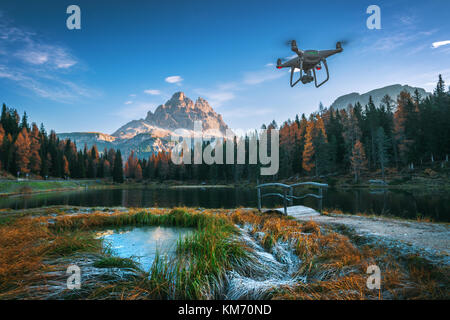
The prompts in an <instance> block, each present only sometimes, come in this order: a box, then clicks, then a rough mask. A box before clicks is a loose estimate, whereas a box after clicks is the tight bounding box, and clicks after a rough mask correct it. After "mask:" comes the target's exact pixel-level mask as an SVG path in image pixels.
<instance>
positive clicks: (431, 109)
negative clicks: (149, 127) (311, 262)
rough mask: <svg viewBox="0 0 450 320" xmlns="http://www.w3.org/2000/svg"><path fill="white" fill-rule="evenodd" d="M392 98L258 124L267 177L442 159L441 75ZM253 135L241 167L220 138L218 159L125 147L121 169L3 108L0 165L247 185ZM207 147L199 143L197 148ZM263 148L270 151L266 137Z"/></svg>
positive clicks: (446, 124)
mask: <svg viewBox="0 0 450 320" xmlns="http://www.w3.org/2000/svg"><path fill="white" fill-rule="evenodd" d="M395 99H396V100H394V99H393V98H392V97H390V96H388V95H386V96H385V97H384V98H383V99H382V101H381V104H380V105H379V106H375V104H374V103H373V100H372V98H371V97H370V99H369V102H368V104H366V105H364V106H362V105H361V104H360V103H356V104H355V105H349V106H348V107H347V108H346V109H341V110H334V109H333V108H324V107H323V106H322V105H320V106H319V110H318V111H317V112H315V113H312V114H311V115H310V116H309V117H308V118H307V117H306V116H305V115H304V114H302V115H301V116H299V115H297V116H296V117H295V120H293V121H292V120H287V121H285V122H284V123H283V124H282V125H281V126H280V127H278V125H277V123H276V122H275V121H272V122H271V123H270V124H268V125H267V126H266V125H263V126H262V129H267V131H268V133H269V135H270V132H271V130H274V129H277V130H278V129H279V138H280V149H279V161H280V165H279V171H278V173H277V174H276V175H274V176H271V177H269V179H275V180H277V179H284V178H289V177H292V176H315V177H319V176H325V175H328V174H336V173H340V174H351V175H352V176H353V177H354V179H355V180H356V181H357V180H358V179H359V177H360V175H361V173H362V172H364V171H372V172H374V171H377V170H380V171H381V175H382V177H383V178H384V175H385V171H386V168H397V169H403V168H414V167H415V166H418V165H419V166H420V165H427V164H429V163H433V162H435V161H437V160H440V161H448V154H449V153H450V92H449V90H446V88H445V83H444V81H443V79H442V77H441V75H439V80H438V83H437V85H436V88H435V90H434V92H433V94H431V95H429V96H426V97H421V96H420V93H419V92H418V91H417V90H416V91H415V92H414V94H413V95H410V94H409V93H408V92H406V91H403V92H401V93H400V94H399V96H398V97H395ZM259 134H260V133H258V132H256V131H255V132H253V133H250V134H247V135H246V136H244V137H242V140H241V141H242V142H241V143H243V144H244V146H245V148H244V149H245V151H246V153H245V160H244V163H243V164H239V163H238V161H237V140H235V141H226V140H225V141H223V143H222V144H221V147H222V148H223V157H224V160H223V161H222V162H223V163H224V164H218V163H214V164H212V165H208V164H206V163H202V164H181V165H176V164H174V163H173V162H172V161H171V155H170V153H167V152H159V153H154V154H152V155H151V156H150V157H149V158H148V159H138V157H137V156H136V155H135V153H134V152H131V154H130V155H129V157H128V159H127V161H126V162H125V165H124V167H123V165H122V154H121V152H120V150H114V149H109V150H106V149H105V150H103V152H100V153H99V151H98V150H97V147H96V146H95V145H94V146H93V147H92V148H91V149H88V148H87V147H86V145H85V146H84V149H83V150H77V147H76V145H75V143H74V142H72V141H70V140H69V139H68V140H59V139H58V137H57V136H56V133H55V132H54V131H51V132H50V134H47V133H46V131H45V129H44V127H43V125H41V127H40V129H38V127H37V126H36V124H35V123H33V124H32V125H31V126H30V125H29V124H28V119H27V115H26V113H24V116H23V117H22V119H20V117H19V115H18V114H17V111H16V110H14V109H11V108H8V107H6V106H5V105H3V109H2V114H1V118H0V151H1V156H0V170H3V171H5V172H9V173H11V174H13V175H16V176H17V175H19V176H24V175H26V174H30V173H31V174H34V175H38V176H41V177H48V176H52V177H70V178H109V177H112V178H113V180H114V181H116V182H122V181H123V179H124V176H125V177H126V178H129V179H135V180H159V181H164V180H183V181H189V180H193V181H194V180H195V181H210V182H216V181H226V182H238V181H245V180H246V181H252V182H254V181H256V179H258V178H259V179H261V178H262V177H261V176H260V167H261V164H260V161H259V159H257V163H256V164H251V161H249V160H250V157H249V149H250V144H252V143H253V142H254V141H253V140H255V139H256V140H257V139H258V135H259ZM229 143H233V145H234V150H235V152H234V157H235V159H234V160H235V161H234V164H225V163H226V161H225V155H226V152H225V150H226V149H227V144H229ZM208 144H209V143H208V142H204V143H203V144H202V146H201V150H202V152H203V151H204V150H205V148H207V147H208ZM268 150H269V153H270V138H269V139H268ZM191 163H193V161H191ZM265 179H267V177H266V178H265Z"/></svg>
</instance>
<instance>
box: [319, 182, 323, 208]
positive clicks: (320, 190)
mask: <svg viewBox="0 0 450 320" xmlns="http://www.w3.org/2000/svg"><path fill="white" fill-rule="evenodd" d="M319 196H320V199H319V212H320V214H322V199H323V195H322V187H319Z"/></svg>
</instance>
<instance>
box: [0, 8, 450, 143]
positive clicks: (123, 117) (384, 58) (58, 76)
mask: <svg viewBox="0 0 450 320" xmlns="http://www.w3.org/2000/svg"><path fill="white" fill-rule="evenodd" d="M72 4H76V5H78V6H79V7H80V9H81V29H80V30H69V29H68V28H67V26H66V19H67V18H68V17H69V14H67V13H66V9H67V7H68V6H69V5H72ZM372 4H376V5H378V6H379V7H380V9H381V29H379V30H377V29H372V30H370V29H368V28H367V26H366V20H367V18H368V17H369V16H370V14H368V13H366V9H367V7H368V6H369V5H372ZM449 12H450V1H448V0H430V1H412V0H398V1H394V0H388V1H378V0H376V1H373V0H371V1H365V0H358V1H356V0H355V1H353V0H346V1H342V0H341V1H337V0H333V1H331V0H323V1H320V2H313V1H303V0H295V1H287V0H278V1H275V0H274V1H266V0H257V1H254V0H226V1H225V0H214V1H212V0H209V1H203V0H184V1H174V0H164V1H143V0H141V1H136V0H127V1H125V0H115V1H111V0H108V1H104V0H71V1H65V0H58V1H57V0H53V1H52V0H40V1H31V0H29V1H23V0H2V1H1V3H0V103H6V104H7V105H8V106H9V107H13V108H16V109H17V110H18V111H19V112H20V113H21V114H22V113H23V112H24V111H26V112H27V114H28V117H29V119H30V120H31V121H35V122H37V123H38V124H40V123H41V122H43V123H44V125H45V127H46V128H47V129H48V130H49V129H54V130H55V131H56V132H78V131H89V132H92V131H95V132H103V133H108V134H111V133H113V132H114V131H115V130H116V129H118V128H119V127H120V126H122V125H123V124H125V123H126V122H128V121H130V120H133V119H140V118H145V116H146V114H147V112H148V111H149V110H151V111H154V110H155V109H156V107H157V106H158V105H160V104H163V103H164V102H166V101H167V100H168V99H169V98H170V97H171V96H172V94H173V93H175V92H177V91H183V92H185V94H186V95H187V96H188V97H190V98H191V99H193V100H195V99H197V97H199V96H200V97H203V98H205V99H207V100H208V101H209V102H210V104H211V106H212V107H213V108H214V109H215V110H216V111H217V112H218V113H220V114H222V115H223V118H224V120H225V122H226V123H227V124H228V125H229V126H230V127H231V128H233V129H240V130H247V129H252V128H259V127H261V125H262V124H263V123H266V124H267V123H269V122H270V121H272V120H276V121H277V122H278V123H279V124H281V123H282V122H283V121H285V120H287V119H289V118H290V119H293V118H294V117H295V115H296V114H302V113H305V114H306V115H308V114H310V113H311V112H314V111H316V110H317V109H318V105H319V103H320V102H322V103H323V104H324V105H325V106H329V105H330V104H331V103H332V102H333V101H334V100H335V99H336V98H337V97H339V96H341V95H343V94H348V93H351V92H359V93H364V92H367V91H369V90H372V89H376V88H379V87H383V86H387V85H391V84H396V83H399V84H408V85H411V86H418V87H422V88H424V89H426V90H427V91H432V90H433V88H434V87H435V84H436V81H437V77H438V74H442V75H443V78H444V80H446V81H447V83H448V84H449V83H450V17H449V15H450V14H449ZM290 39H296V40H297V44H298V46H299V48H302V49H319V50H321V49H333V48H335V44H336V41H338V40H348V44H347V45H345V46H344V52H343V53H341V54H337V55H334V56H332V57H330V58H329V59H328V60H327V61H328V65H329V68H330V80H329V81H328V83H326V84H325V85H323V86H322V87H320V88H318V89H317V88H315V87H314V84H313V83H309V84H307V85H301V84H300V85H298V86H296V87H294V88H291V87H290V86H289V72H288V70H287V69H282V70H277V69H276V68H275V67H274V63H275V62H276V59H277V58H279V57H281V58H284V57H289V56H292V52H291V51H290V48H289V47H288V46H286V45H285V43H286V42H287V40H290ZM322 76H323V74H322Z"/></svg>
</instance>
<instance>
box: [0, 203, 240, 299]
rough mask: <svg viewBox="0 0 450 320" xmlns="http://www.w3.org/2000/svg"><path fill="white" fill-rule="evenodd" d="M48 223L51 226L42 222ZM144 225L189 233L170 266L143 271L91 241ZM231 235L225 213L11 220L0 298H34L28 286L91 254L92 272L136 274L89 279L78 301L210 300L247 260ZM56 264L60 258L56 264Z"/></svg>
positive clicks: (1, 240)
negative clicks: (102, 232)
mask: <svg viewBox="0 0 450 320" xmlns="http://www.w3.org/2000/svg"><path fill="white" fill-rule="evenodd" d="M50 219H51V222H52V223H48V222H49V220H50ZM149 225H164V226H178V227H191V228H195V229H196V230H197V232H195V233H193V234H192V235H189V236H187V237H186V238H185V239H183V240H180V241H179V243H178V245H177V254H176V255H175V257H172V258H170V259H171V260H168V259H169V258H165V257H164V258H163V257H162V256H158V257H157V259H156V261H155V263H154V264H153V266H152V268H151V270H149V272H148V273H146V272H143V271H142V270H140V269H139V267H138V264H137V263H136V262H135V261H134V260H132V259H122V258H118V257H114V256H111V254H110V252H109V251H108V250H104V249H102V245H101V240H99V239H95V238H94V236H93V234H94V232H93V231H94V230H98V229H100V228H107V227H114V228H120V227H122V226H149ZM236 232H237V229H236V228H235V226H234V225H233V224H232V223H231V221H230V220H229V219H228V218H227V217H226V215H224V214H213V213H211V212H209V213H198V212H195V211H194V210H189V209H174V210H170V211H169V210H152V211H149V210H133V209H130V210H129V211H127V212H113V213H112V214H111V213H110V212H100V211H96V212H93V213H91V214H89V215H70V216H69V215H63V214H62V215H59V216H56V217H54V216H37V217H32V218H31V217H30V216H26V217H21V218H17V219H15V220H12V221H10V222H9V223H5V224H4V225H2V226H0V235H1V236H0V255H1V257H0V265H1V266H2V268H0V283H1V285H0V298H33V297H35V296H33V294H31V295H30V293H29V292H28V289H27V288H28V287H30V286H36V285H37V284H38V283H43V282H45V280H46V279H45V278H46V274H47V273H49V272H50V271H52V270H53V269H58V268H60V267H62V265H64V266H65V265H67V264H68V261H67V259H69V260H70V258H71V257H75V256H76V255H80V254H81V255H83V254H91V255H92V254H95V261H94V263H93V265H92V266H93V267H96V268H122V269H123V268H125V269H134V270H135V271H136V273H135V274H132V275H130V276H129V277H126V278H125V279H122V278H120V277H113V280H111V279H109V278H108V279H107V281H106V282H105V280H104V279H103V280H102V279H101V277H100V278H98V279H96V280H95V281H93V282H89V281H88V283H89V284H88V285H86V286H85V288H84V289H83V294H82V296H79V295H78V296H76V297H77V298H95V299H107V298H112V297H116V298H118V297H119V298H123V299H139V298H160V299H168V298H172V299H173V298H180V299H206V298H214V297H216V298H217V297H219V296H220V294H222V290H223V284H224V277H225V273H226V271H227V270H230V269H232V268H238V267H239V266H240V265H243V264H244V262H243V260H244V259H245V258H246V249H245V248H244V247H243V246H242V244H241V243H240V242H239V241H238V240H236V237H235V235H236ZM63 258H64V259H66V260H64V261H63V262H62V265H58V264H57V263H56V262H57V261H58V262H61V259H63ZM48 261H51V262H50V263H48ZM149 276H150V277H149ZM24 279H26V280H25V281H24ZM119 292H120V294H119ZM61 296H62V297H67V298H72V293H70V292H67V290H66V291H65V292H63V293H62V294H61ZM39 297H40V296H39Z"/></svg>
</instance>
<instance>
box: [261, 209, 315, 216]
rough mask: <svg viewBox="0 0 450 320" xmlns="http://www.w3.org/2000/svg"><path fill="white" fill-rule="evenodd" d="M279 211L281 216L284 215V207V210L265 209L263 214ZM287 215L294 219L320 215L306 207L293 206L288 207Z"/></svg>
mask: <svg viewBox="0 0 450 320" xmlns="http://www.w3.org/2000/svg"><path fill="white" fill-rule="evenodd" d="M273 210H275V211H278V212H280V213H281V214H284V207H283V208H276V209H265V210H264V209H263V210H262V212H265V211H273ZM287 215H288V216H291V217H294V218H300V217H308V216H311V217H312V216H319V215H320V213H319V212H318V211H316V210H314V209H313V208H309V207H305V206H291V207H287Z"/></svg>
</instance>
